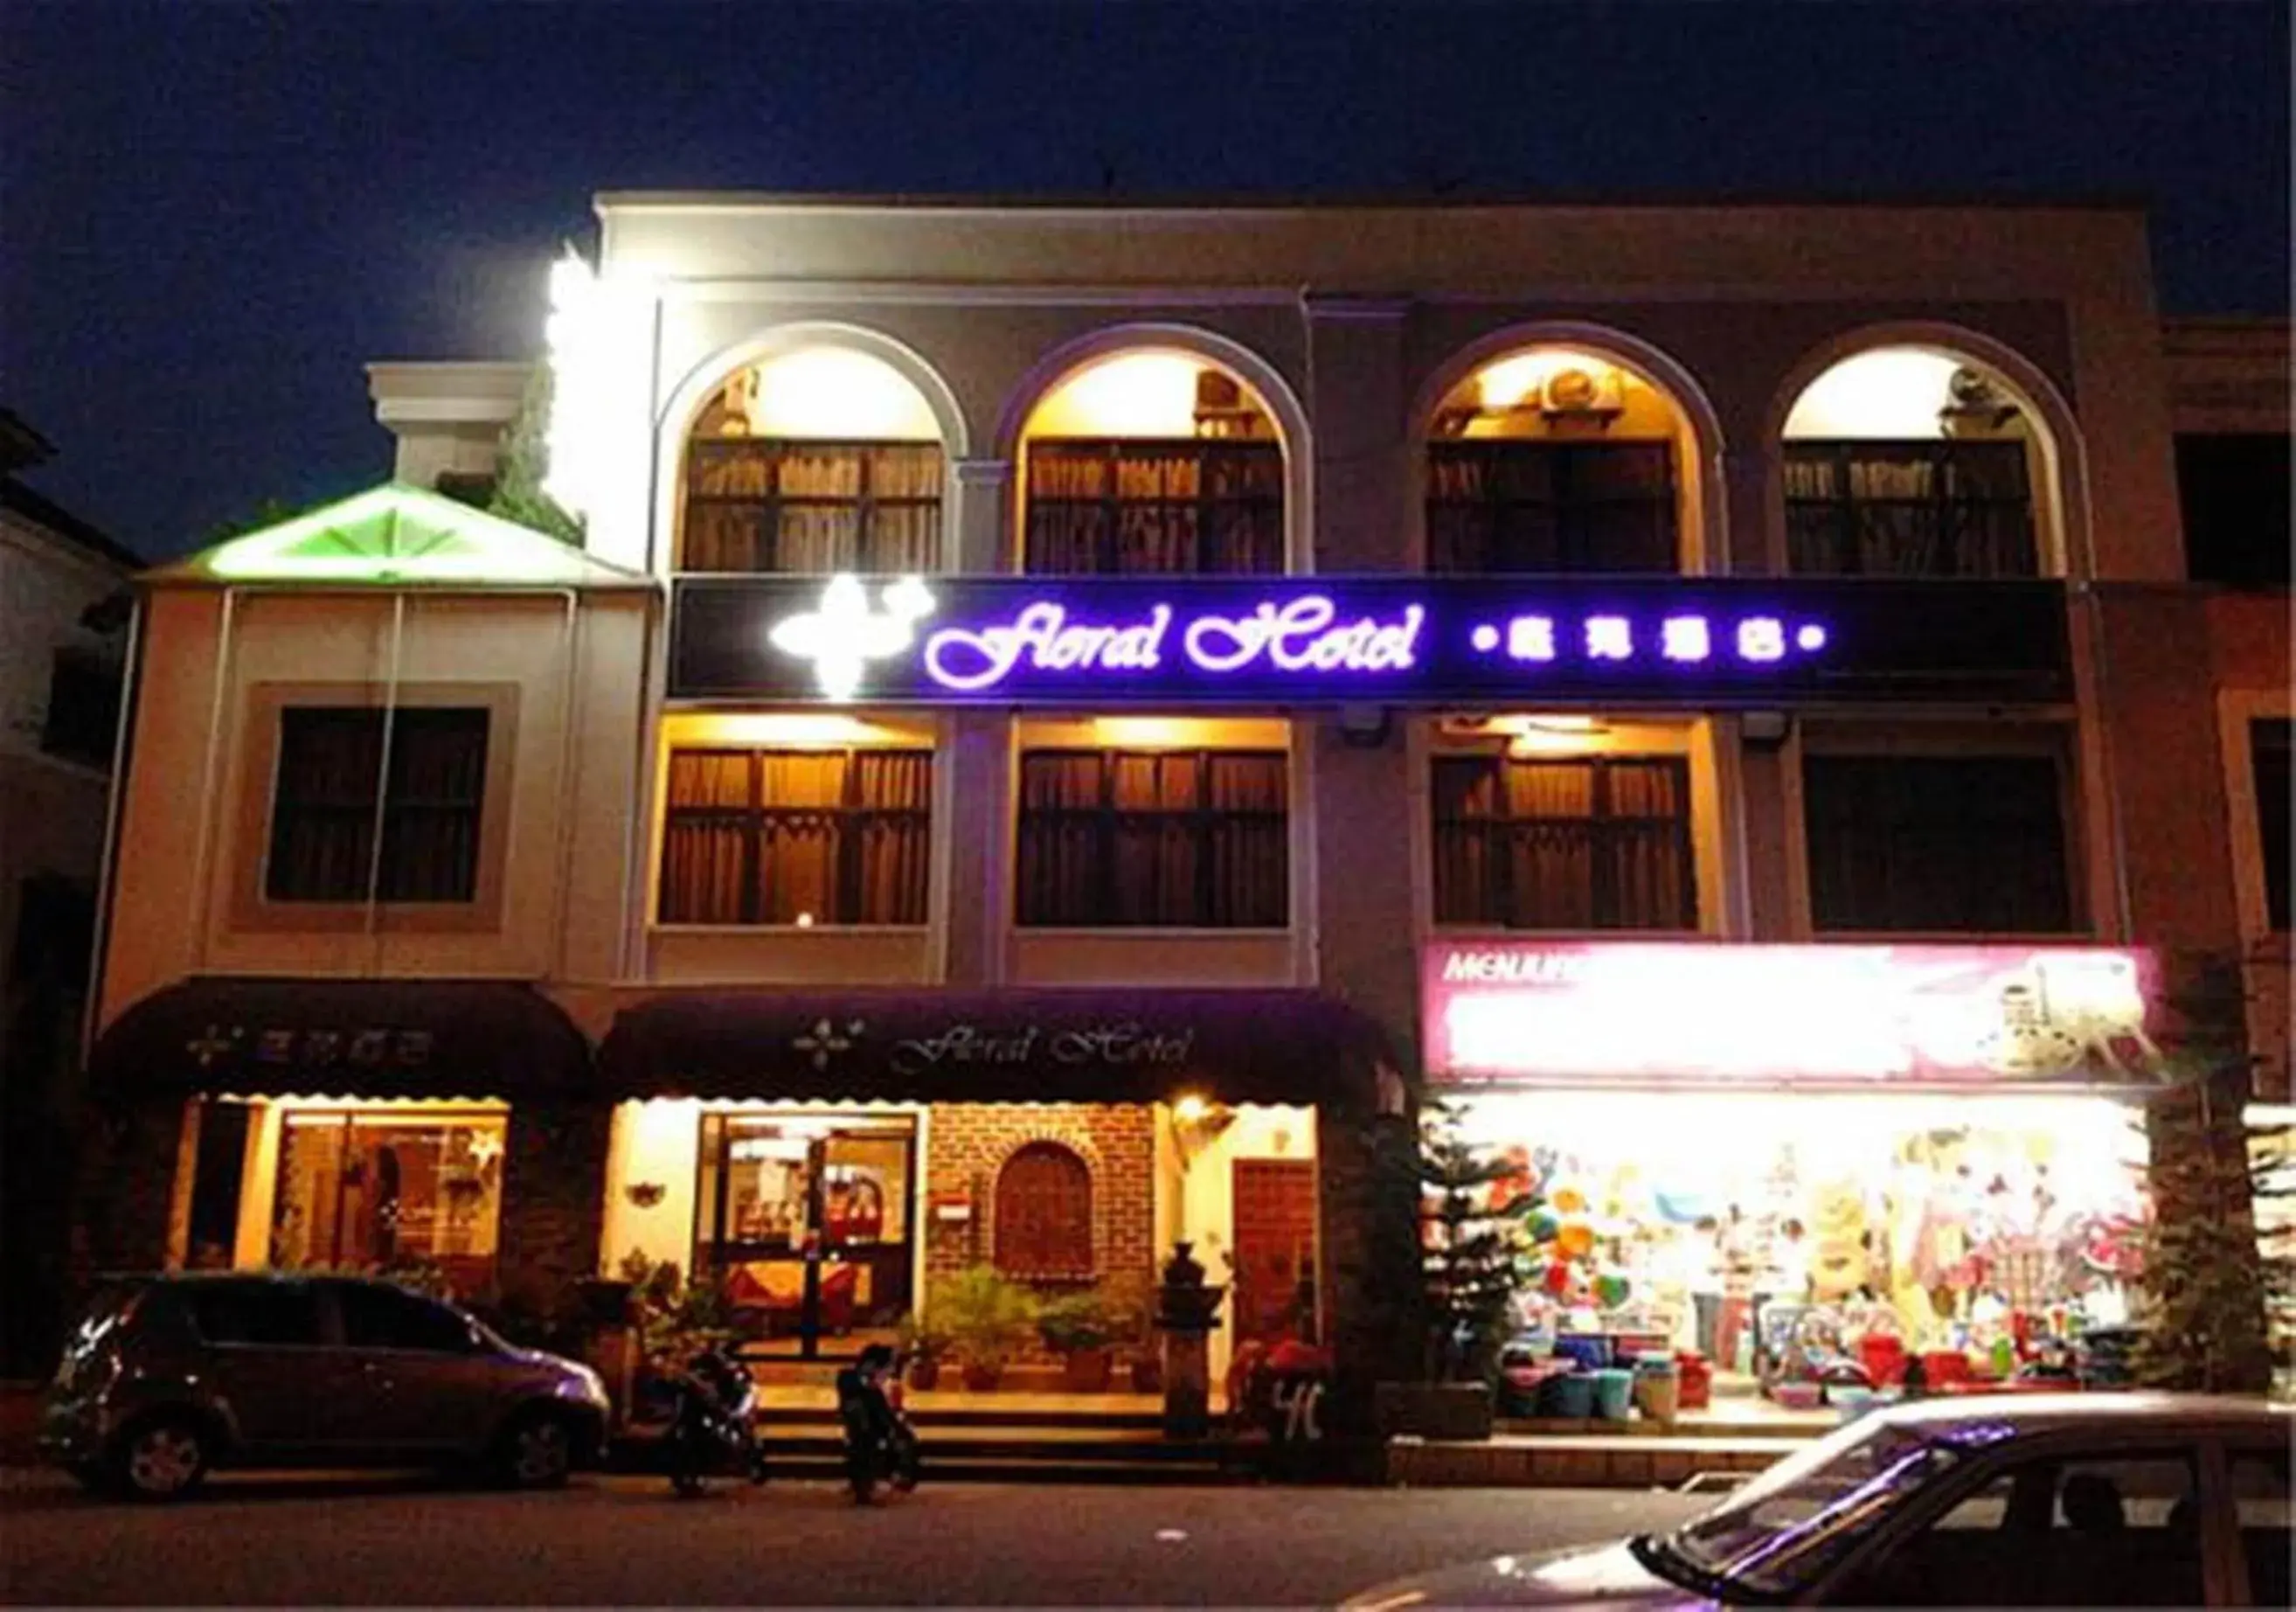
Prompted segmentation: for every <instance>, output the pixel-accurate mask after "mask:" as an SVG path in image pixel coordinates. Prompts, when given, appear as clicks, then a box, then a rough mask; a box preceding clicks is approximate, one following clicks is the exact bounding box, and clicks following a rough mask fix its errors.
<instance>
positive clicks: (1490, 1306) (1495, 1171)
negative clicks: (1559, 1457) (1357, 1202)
mask: <svg viewBox="0 0 2296 1612" xmlns="http://www.w3.org/2000/svg"><path fill="white" fill-rule="evenodd" d="M1417 1173H1418V1177H1419V1182H1420V1190H1421V1197H1420V1220H1421V1232H1422V1236H1421V1253H1420V1284H1421V1293H1422V1296H1423V1303H1424V1304H1425V1306H1426V1310H1425V1314H1426V1320H1427V1351H1426V1361H1425V1374H1424V1376H1423V1379H1422V1380H1421V1381H1419V1382H1416V1383H1382V1384H1380V1385H1378V1386H1377V1388H1376V1389H1375V1390H1374V1399H1375V1403H1374V1416H1375V1418H1376V1419H1377V1421H1378V1424H1379V1426H1380V1428H1381V1431H1382V1432H1383V1433H1388V1434H1395V1433H1407V1434H1415V1435H1418V1436H1420V1437H1422V1438H1435V1439H1483V1438H1488V1437H1489V1436H1490V1435H1491V1423H1492V1418H1493V1415H1494V1411H1495V1406H1494V1394H1493V1383H1494V1379H1495V1378H1496V1375H1497V1355H1498V1352H1499V1345H1500V1344H1501V1343H1503V1342H1504V1341H1505V1338H1504V1334H1505V1328H1506V1320H1507V1311H1508V1308H1509V1306H1510V1304H1512V1303H1513V1296H1514V1253H1515V1243H1516V1241H1517V1240H1518V1239H1517V1236H1516V1233H1515V1229H1514V1222H1515V1220H1516V1218H1517V1217H1518V1215H1519V1213H1520V1212H1521V1209H1522V1208H1523V1207H1524V1205H1521V1204H1518V1205H1510V1206H1509V1207H1508V1208H1507V1209H1504V1210H1495V1209H1493V1208H1492V1207H1491V1206H1490V1202H1489V1200H1490V1188H1491V1187H1492V1184H1493V1183H1494V1182H1497V1181H1499V1180H1503V1179H1504V1178H1505V1176H1506V1175H1507V1174H1508V1173H1509V1170H1508V1166H1507V1165H1506V1164H1505V1162H1504V1161H1502V1160H1499V1159H1497V1158H1495V1157H1493V1156H1489V1155H1488V1153H1487V1152H1485V1151H1484V1150H1481V1149H1479V1148H1478V1147H1475V1145H1474V1144H1473V1143H1472V1142H1470V1141H1468V1140H1467V1139H1466V1137H1465V1135H1464V1131H1463V1128H1462V1125H1461V1117H1460V1114H1459V1113H1458V1111H1457V1110H1456V1108H1452V1107H1449V1106H1444V1105H1441V1104H1433V1105H1430V1106H1429V1107H1428V1109H1427V1110H1426V1113H1425V1114H1424V1116H1423V1127H1422V1131H1421V1142H1420V1149H1419V1158H1418V1164H1417Z"/></svg>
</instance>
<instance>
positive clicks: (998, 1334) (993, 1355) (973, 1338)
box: [932, 1265, 1037, 1390]
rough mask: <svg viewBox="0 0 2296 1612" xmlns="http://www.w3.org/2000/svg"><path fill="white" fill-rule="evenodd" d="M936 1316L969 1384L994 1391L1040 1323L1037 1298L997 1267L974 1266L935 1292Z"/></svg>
mask: <svg viewBox="0 0 2296 1612" xmlns="http://www.w3.org/2000/svg"><path fill="white" fill-rule="evenodd" d="M932 1308H933V1314H934V1316H935V1317H936V1318H937V1319H938V1320H939V1322H940V1324H941V1326H942V1327H943V1328H947V1336H948V1341H949V1344H950V1345H951V1346H952V1347H953V1348H954V1349H955V1351H956V1353H957V1354H958V1356H959V1357H960V1358H962V1359H963V1361H964V1386H966V1387H968V1388H972V1389H975V1390H986V1389H989V1388H994V1387H995V1386H996V1384H997V1382H998V1381H999V1380H1000V1379H1001V1378H1003V1377H1004V1375H1005V1361H1009V1360H1011V1359H1012V1358H1013V1351H1014V1350H1016V1349H1018V1348H1019V1347H1020V1346H1021V1344H1022V1343H1023V1342H1024V1341H1025V1340H1026V1339H1027V1337H1028V1336H1029V1328H1031V1327H1033V1326H1034V1325H1035V1324H1036V1319H1037V1296H1036V1295H1035V1294H1033V1293H1031V1292H1029V1289H1028V1288H1026V1287H1022V1286H1021V1285H1020V1284H1019V1283H1018V1282H1015V1281H1013V1280H1011V1279H1008V1278H1006V1277H1005V1276H1004V1275H1003V1274H1001V1273H1000V1272H999V1271H997V1270H996V1267H995V1266H993V1265H974V1266H972V1267H971V1268H969V1269H967V1270H966V1271H964V1272H962V1273H961V1274H959V1275H958V1276H956V1277H955V1278H953V1279H950V1280H949V1281H947V1282H945V1283H943V1284H942V1285H941V1286H939V1287H936V1288H935V1289H934V1290H933V1296H932Z"/></svg>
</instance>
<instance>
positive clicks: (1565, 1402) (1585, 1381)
mask: <svg viewBox="0 0 2296 1612" xmlns="http://www.w3.org/2000/svg"><path fill="white" fill-rule="evenodd" d="M1539 1388H1540V1397H1541V1398H1542V1399H1543V1401H1544V1402H1546V1406H1547V1407H1548V1409H1547V1412H1546V1413H1547V1414H1548V1415H1549V1416H1554V1417H1559V1418H1561V1419H1563V1420H1566V1421H1574V1422H1583V1421H1587V1420H1590V1419H1592V1418H1593V1417H1594V1414H1595V1379H1594V1378H1593V1377H1591V1376H1588V1375H1587V1374H1585V1373H1582V1372H1573V1373H1571V1374H1570V1376H1568V1377H1550V1378H1547V1379H1546V1382H1544V1383H1542V1384H1541V1385H1539Z"/></svg>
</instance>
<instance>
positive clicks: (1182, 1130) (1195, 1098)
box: [1172, 1091, 1235, 1164]
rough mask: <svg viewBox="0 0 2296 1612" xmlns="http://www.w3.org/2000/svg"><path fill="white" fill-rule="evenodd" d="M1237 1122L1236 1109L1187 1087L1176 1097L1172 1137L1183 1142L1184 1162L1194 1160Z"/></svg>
mask: <svg viewBox="0 0 2296 1612" xmlns="http://www.w3.org/2000/svg"><path fill="white" fill-rule="evenodd" d="M1234 1123H1235V1110H1234V1109H1233V1108H1231V1107H1229V1106H1227V1105H1226V1103H1222V1102H1217V1101H1214V1100H1213V1099H1212V1098H1208V1097H1206V1096H1204V1095H1203V1094H1202V1093H1201V1092H1199V1091H1184V1092H1182V1093H1181V1094H1180V1095H1179V1096H1178V1097H1176V1098H1173V1099H1172V1139H1173V1140H1174V1141H1175V1142H1176V1143H1177V1144H1178V1146H1179V1149H1180V1158H1181V1162H1182V1163H1184V1164H1185V1163H1188V1162H1191V1161H1193V1159H1194V1158H1195V1156H1196V1155H1198V1154H1200V1153H1201V1152H1202V1151H1203V1150H1204V1149H1205V1148H1206V1147H1210V1145H1211V1144H1212V1143H1213V1142H1214V1141H1215V1140H1217V1139H1218V1137H1219V1134H1220V1133H1221V1132H1222V1131H1226V1129H1227V1128H1228V1127H1229V1126H1230V1125H1233V1124H1234Z"/></svg>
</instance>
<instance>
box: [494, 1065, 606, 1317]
mask: <svg viewBox="0 0 2296 1612" xmlns="http://www.w3.org/2000/svg"><path fill="white" fill-rule="evenodd" d="M612 1125H613V1110H612V1109H611V1108H610V1107H608V1106H605V1105H603V1104H577V1103H515V1104H512V1106H511V1111H510V1126H509V1135H508V1137H507V1139H506V1140H505V1142H504V1156H503V1197H502V1228H501V1241H500V1256H499V1259H498V1262H497V1272H498V1275H497V1280H498V1282H499V1285H500V1287H501V1289H502V1297H503V1302H504V1304H506V1305H510V1306H513V1307H517V1308H521V1309H526V1310H530V1311H533V1312H538V1313H542V1314H552V1313H556V1312H559V1311H561V1310H562V1309H564V1308H565V1307H566V1306H567V1305H568V1304H570V1302H571V1299H572V1291H571V1290H572V1287H573V1284H574V1283H576V1282H578V1281H580V1280H582V1279H585V1278H587V1277H592V1276H595V1275H596V1274H597V1272H598V1244H599V1238H600V1236H601V1234H602V1233H603V1230H604V1225H605V1216H606V1146H607V1141H608V1139H609V1136H610V1134H611V1129H612Z"/></svg>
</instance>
